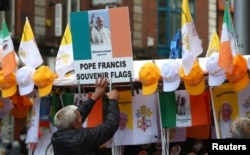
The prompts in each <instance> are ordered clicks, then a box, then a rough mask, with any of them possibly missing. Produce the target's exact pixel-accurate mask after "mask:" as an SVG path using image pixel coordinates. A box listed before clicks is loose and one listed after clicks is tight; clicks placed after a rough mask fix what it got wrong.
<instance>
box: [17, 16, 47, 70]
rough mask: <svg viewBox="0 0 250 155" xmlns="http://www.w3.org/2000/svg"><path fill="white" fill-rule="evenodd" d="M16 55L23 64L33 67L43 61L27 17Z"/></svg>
mask: <svg viewBox="0 0 250 155" xmlns="http://www.w3.org/2000/svg"><path fill="white" fill-rule="evenodd" d="M18 55H19V57H20V59H21V61H22V62H23V63H24V64H25V65H27V66H31V67H33V68H37V67H39V66H40V65H41V64H42V63H43V59H42V56H41V54H40V51H39V49H38V47H37V43H36V41H35V37H34V34H33V31H32V28H31V26H30V23H29V20H28V18H26V22H25V24H24V28H23V34H22V39H21V43H20V46H19V50H18Z"/></svg>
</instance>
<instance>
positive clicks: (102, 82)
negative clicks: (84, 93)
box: [91, 78, 108, 101]
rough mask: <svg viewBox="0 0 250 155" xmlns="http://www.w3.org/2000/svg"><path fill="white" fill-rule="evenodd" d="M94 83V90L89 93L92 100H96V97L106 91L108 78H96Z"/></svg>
mask: <svg viewBox="0 0 250 155" xmlns="http://www.w3.org/2000/svg"><path fill="white" fill-rule="evenodd" d="M95 85H96V88H95V92H94V93H93V94H92V95H91V99H92V100H94V101H96V100H97V99H98V98H100V97H102V96H103V95H104V94H105V93H106V89H107V86H108V80H107V79H105V78H101V79H97V80H96V82H95Z"/></svg>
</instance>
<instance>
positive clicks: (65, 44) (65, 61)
mask: <svg viewBox="0 0 250 155" xmlns="http://www.w3.org/2000/svg"><path fill="white" fill-rule="evenodd" d="M73 61H74V59H73V47H72V36H71V31H70V27H69V24H67V26H66V28H65V32H64V35H63V38H62V41H61V45H60V47H59V50H58V53H57V56H56V65H55V68H56V73H57V74H58V75H59V78H64V77H65V76H66V73H68V72H70V71H73V70H74V64H73Z"/></svg>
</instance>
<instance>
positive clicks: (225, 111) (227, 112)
mask: <svg viewBox="0 0 250 155" xmlns="http://www.w3.org/2000/svg"><path fill="white" fill-rule="evenodd" d="M232 112H233V111H232V106H231V104H229V103H227V102H225V103H223V104H222V105H221V114H222V119H223V121H228V120H230V119H231V115H232Z"/></svg>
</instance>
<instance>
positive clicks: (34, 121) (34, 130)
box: [25, 93, 41, 143]
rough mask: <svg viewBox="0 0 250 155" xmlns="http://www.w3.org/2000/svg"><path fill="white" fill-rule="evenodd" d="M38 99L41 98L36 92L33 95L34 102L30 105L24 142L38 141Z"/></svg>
mask: <svg viewBox="0 0 250 155" xmlns="http://www.w3.org/2000/svg"><path fill="white" fill-rule="evenodd" d="M40 101H41V98H40V97H39V95H38V93H37V94H36V97H35V102H34V105H33V107H32V111H31V116H30V122H29V123H30V124H29V128H28V130H27V136H26V140H25V143H34V142H38V138H39V137H38V132H39V121H40V119H39V116H40Z"/></svg>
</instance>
